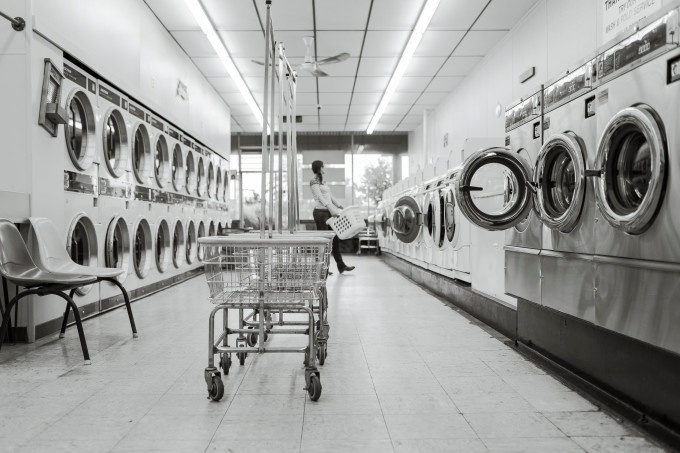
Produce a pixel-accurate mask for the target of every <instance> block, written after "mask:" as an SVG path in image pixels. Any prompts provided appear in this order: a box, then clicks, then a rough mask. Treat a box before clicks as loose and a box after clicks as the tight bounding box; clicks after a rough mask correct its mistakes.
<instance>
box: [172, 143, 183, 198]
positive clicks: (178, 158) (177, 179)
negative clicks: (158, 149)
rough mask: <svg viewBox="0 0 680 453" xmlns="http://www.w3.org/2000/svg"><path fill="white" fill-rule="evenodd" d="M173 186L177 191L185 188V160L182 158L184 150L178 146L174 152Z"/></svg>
mask: <svg viewBox="0 0 680 453" xmlns="http://www.w3.org/2000/svg"><path fill="white" fill-rule="evenodd" d="M171 168H172V170H171V171H172V186H173V187H174V188H175V190H181V189H182V187H184V182H185V180H184V178H185V176H184V159H183V158H182V148H181V147H180V146H179V144H176V145H175V147H174V148H173V150H172V167H171Z"/></svg>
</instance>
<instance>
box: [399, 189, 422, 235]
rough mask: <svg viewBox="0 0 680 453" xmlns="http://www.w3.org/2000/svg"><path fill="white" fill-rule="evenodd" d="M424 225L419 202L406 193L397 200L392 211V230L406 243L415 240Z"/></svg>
mask: <svg viewBox="0 0 680 453" xmlns="http://www.w3.org/2000/svg"><path fill="white" fill-rule="evenodd" d="M422 225H423V213H422V211H421V210H420V206H418V202H417V201H416V200H415V199H413V197H411V196H409V195H406V196H403V197H401V198H400V199H399V200H397V203H396V204H395V205H394V210H393V211H392V231H393V232H394V234H395V236H397V239H399V240H400V241H401V242H404V243H405V244H410V243H411V242H413V241H415V240H416V239H417V238H418V235H419V234H420V229H421V227H422Z"/></svg>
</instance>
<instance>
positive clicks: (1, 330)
mask: <svg viewBox="0 0 680 453" xmlns="http://www.w3.org/2000/svg"><path fill="white" fill-rule="evenodd" d="M37 293H38V291H35V290H28V291H24V292H22V293H19V294H17V295H16V296H14V298H13V299H12V300H11V301H10V302H9V305H7V311H6V313H7V316H3V317H2V326H1V327H0V338H5V334H6V333H7V328H8V326H9V324H10V319H9V313H11V312H12V308H14V306H15V305H16V304H18V303H19V300H20V299H21V298H23V297H26V296H30V295H31V294H37ZM1 348H2V341H0V349H1Z"/></svg>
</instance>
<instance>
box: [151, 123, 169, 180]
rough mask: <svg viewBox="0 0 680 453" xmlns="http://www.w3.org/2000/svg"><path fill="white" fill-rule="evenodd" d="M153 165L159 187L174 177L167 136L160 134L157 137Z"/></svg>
mask: <svg viewBox="0 0 680 453" xmlns="http://www.w3.org/2000/svg"><path fill="white" fill-rule="evenodd" d="M153 167H154V176H155V178H156V183H157V184H158V187H160V188H163V187H165V186H166V184H168V183H169V182H170V179H171V178H172V170H171V168H170V153H169V151H168V142H167V141H166V140H165V137H163V136H162V135H160V134H159V135H158V137H157V138H156V146H155V147H154V155H153Z"/></svg>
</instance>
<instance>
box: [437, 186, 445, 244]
mask: <svg viewBox="0 0 680 453" xmlns="http://www.w3.org/2000/svg"><path fill="white" fill-rule="evenodd" d="M445 198H446V194H445V193H444V192H443V191H441V192H439V196H438V197H437V199H438V201H439V209H438V210H437V225H438V229H437V230H438V231H437V238H436V240H435V245H436V246H437V247H439V248H440V249H441V248H443V247H444V245H446V221H445V219H444V215H445V210H446V199H445Z"/></svg>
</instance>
